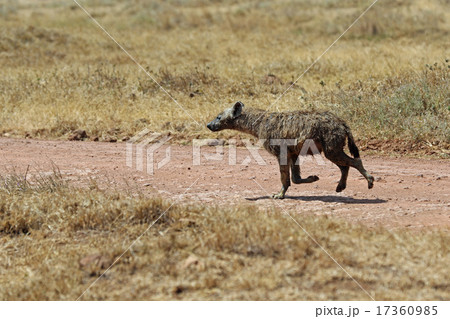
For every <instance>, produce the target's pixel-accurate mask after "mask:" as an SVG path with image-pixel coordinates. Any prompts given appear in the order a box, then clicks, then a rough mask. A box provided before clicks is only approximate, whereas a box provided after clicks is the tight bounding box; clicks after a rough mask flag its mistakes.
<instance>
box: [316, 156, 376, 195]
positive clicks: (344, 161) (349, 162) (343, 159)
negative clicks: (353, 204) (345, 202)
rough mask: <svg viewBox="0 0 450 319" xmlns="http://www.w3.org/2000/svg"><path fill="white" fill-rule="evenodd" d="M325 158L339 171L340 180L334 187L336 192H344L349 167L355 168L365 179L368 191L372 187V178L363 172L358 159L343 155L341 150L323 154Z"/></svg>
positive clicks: (363, 169)
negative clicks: (337, 167)
mask: <svg viewBox="0 0 450 319" xmlns="http://www.w3.org/2000/svg"><path fill="white" fill-rule="evenodd" d="M325 156H326V158H328V159H329V160H330V161H332V162H333V163H334V164H336V165H337V166H339V168H340V169H341V180H340V181H339V184H338V186H337V187H336V192H341V191H342V190H344V188H345V186H347V176H348V167H349V166H351V167H354V168H356V169H357V170H358V171H359V172H360V173H361V174H362V176H364V177H365V178H366V180H367V184H368V187H369V189H370V188H372V187H373V181H374V178H373V176H372V175H370V174H369V173H368V172H367V171H366V170H365V168H364V166H363V164H362V161H361V159H360V158H359V157H357V158H351V157H349V156H348V155H347V154H345V153H344V151H343V150H340V151H338V152H325ZM341 167H342V168H341ZM345 167H347V168H345Z"/></svg>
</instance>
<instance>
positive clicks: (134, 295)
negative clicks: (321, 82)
mask: <svg viewBox="0 0 450 319" xmlns="http://www.w3.org/2000/svg"><path fill="white" fill-rule="evenodd" d="M160 216H162V217H161V218H160V219H159V220H158V221H157V222H156V223H155V224H154V225H153V226H152V227H151V228H150V229H149V230H148V231H147V232H146V233H145V234H144V235H143V236H142V237H141V238H140V240H138V241H137V242H136V243H135V244H134V245H133V246H132V247H131V249H130V250H128V251H127V252H126V253H125V254H124V255H123V256H122V257H121V258H120V259H119V260H118V262H117V263H116V264H115V266H114V267H112V268H111V269H110V270H109V271H108V272H107V273H106V274H105V275H104V276H103V277H102V279H101V280H99V281H98V282H97V283H96V284H95V285H94V286H93V287H92V288H91V289H90V290H89V291H88V292H87V293H86V294H85V295H84V296H83V299H90V300H118V299H121V300H135V299H137V300H168V299H171V300H172V299H176V300H204V299H208V300H209V299H219V300H241V299H243V300H327V299H332V300H361V299H363V300H365V299H369V297H368V296H367V295H366V294H365V293H364V292H363V291H362V290H361V289H360V288H359V287H358V286H357V285H356V284H355V283H354V282H353V281H352V280H351V279H350V278H349V277H348V276H347V275H346V274H345V273H344V272H343V271H342V270H341V269H340V268H339V266H337V265H336V264H335V263H334V262H333V261H332V260H331V259H330V258H329V257H328V256H327V255H326V254H325V253H324V252H323V251H322V250H321V249H320V248H319V247H318V246H317V245H316V244H315V243H314V242H313V241H312V240H311V239H310V238H309V237H308V236H307V235H306V234H305V233H304V232H303V231H302V230H301V229H300V228H299V227H298V226H297V225H296V224H295V223H293V222H292V220H291V219H290V218H289V217H287V216H285V215H284V214H282V213H281V212H279V211H277V210H274V209H267V210H260V209H257V208H256V207H252V206H235V207H228V208H223V207H213V206H209V207H205V206H198V205H195V204H190V205H179V204H177V203H170V202H167V201H164V200H162V199H160V198H144V197H130V196H127V195H123V194H118V193H111V192H107V191H100V190H98V189H90V190H87V189H77V188H73V187H69V188H66V187H61V188H58V189H57V190H47V191H42V190H39V191H31V190H30V191H25V192H24V191H19V192H9V191H8V189H5V188H1V189H0V247H1V249H2V251H3V252H4V253H3V254H2V255H1V256H0V267H1V268H2V269H3V270H2V272H0V298H1V299H2V300H73V299H76V298H78V297H79V296H80V295H81V294H82V293H83V292H84V290H85V289H86V288H87V287H88V286H89V285H90V283H91V282H93V281H94V280H95V279H96V278H97V277H98V276H99V275H101V274H102V273H103V272H104V271H105V270H106V269H107V268H108V267H109V266H110V265H111V264H112V263H113V262H114V261H115V260H116V259H117V258H118V257H119V256H121V254H122V253H123V252H124V251H126V249H127V248H128V247H129V245H130V244H131V243H132V242H133V241H134V240H135V239H136V238H137V237H138V236H140V235H141V234H143V233H144V232H145V231H146V230H147V229H148V228H149V226H150V225H152V224H153V222H154V221H155V220H156V219H157V218H158V217H160ZM293 218H295V219H296V220H297V222H298V223H300V224H301V225H302V226H303V227H304V228H305V229H307V230H308V232H309V233H310V234H311V236H313V237H314V238H315V239H316V240H317V241H318V242H319V243H320V244H321V245H322V246H323V247H324V248H325V249H326V250H327V251H328V252H329V253H330V254H331V255H332V256H333V257H334V258H335V259H336V260H337V261H338V262H339V263H340V264H341V265H342V266H343V267H344V268H345V269H346V270H347V271H348V272H349V273H350V274H351V275H352V276H353V277H354V278H355V279H356V280H357V281H358V282H359V283H360V284H361V285H362V286H363V287H364V288H365V289H366V290H367V291H368V292H369V293H370V294H371V295H372V296H373V297H374V298H375V299H377V300H448V298H449V297H450V296H449V289H448V288H449V282H450V277H449V274H448V271H447V265H448V263H449V261H450V260H449V256H450V254H449V251H448V250H449V248H448V245H447V242H448V240H449V235H448V233H447V232H444V231H428V232H410V231H406V230H396V231H388V230H384V229H370V230H368V229H367V228H366V227H364V226H359V225H349V224H348V223H346V222H343V221H340V220H336V219H333V218H327V217H311V215H309V216H305V215H303V214H299V215H295V216H293Z"/></svg>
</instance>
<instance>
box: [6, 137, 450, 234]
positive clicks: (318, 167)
mask: <svg viewBox="0 0 450 319" xmlns="http://www.w3.org/2000/svg"><path fill="white" fill-rule="evenodd" d="M234 150H235V149H234V148H231V149H230V148H227V147H224V148H223V149H222V150H221V149H220V147H218V148H217V147H211V146H202V147H199V148H196V149H194V148H193V147H192V146H176V145H162V146H161V147H159V148H158V149H157V150H156V151H155V152H154V153H153V154H154V158H153V164H154V165H153V166H151V165H150V166H149V167H150V168H152V167H153V173H152V174H150V173H151V169H150V170H148V171H147V172H145V171H146V168H147V165H146V161H145V159H144V161H143V163H142V164H143V168H144V170H143V171H139V170H137V169H136V165H138V166H139V158H145V152H144V155H142V156H141V155H140V154H137V156H136V147H135V146H134V148H133V153H130V154H131V155H132V156H131V157H130V158H129V160H130V159H131V160H132V162H133V163H132V167H128V166H127V165H126V143H100V142H78V141H74V142H69V141H40V140H30V139H27V140H24V139H6V138H1V139H0V173H1V174H3V175H4V174H8V173H11V172H12V171H13V170H14V171H15V172H16V173H18V174H25V172H26V171H27V167H30V173H31V174H32V173H33V172H36V171H41V172H51V171H52V163H54V164H55V165H56V166H57V167H58V168H59V169H60V170H61V172H62V174H63V175H64V176H65V177H67V178H69V179H72V180H73V181H74V183H81V184H82V185H84V186H86V185H87V183H88V179H89V178H91V179H93V180H95V181H96V182H97V183H98V185H99V186H100V187H102V188H112V189H116V190H120V191H130V192H133V193H135V192H141V193H143V194H145V195H146V196H154V195H160V196H162V197H164V198H168V199H171V200H173V201H176V202H179V203H190V202H196V203H203V204H205V205H242V204H247V205H256V206H258V207H260V208H261V209H267V210H272V209H273V208H278V209H279V210H281V211H285V212H289V213H291V214H317V215H330V216H335V217H340V218H344V219H347V220H349V221H352V222H361V223H364V224H366V225H369V226H373V227H376V226H383V227H388V228H397V227H405V228H406V227H407V228H413V229H420V228H423V227H436V228H437V227H439V228H442V229H443V230H444V231H448V230H449V226H450V200H449V199H450V177H449V175H450V161H449V160H428V159H411V158H389V157H376V156H364V154H363V155H362V157H363V162H364V164H365V167H366V169H367V170H368V171H369V172H371V173H372V174H373V175H374V177H375V180H376V182H375V187H374V188H373V189H372V190H368V189H367V183H366V181H365V180H364V179H363V178H362V176H360V174H359V173H358V172H357V171H356V170H354V169H351V170H350V175H349V179H348V183H347V189H346V190H345V191H343V192H342V193H336V192H335V188H336V185H337V182H338V180H339V176H340V171H339V169H338V168H337V167H336V166H335V165H334V164H332V163H331V162H329V161H327V160H323V162H322V161H321V160H320V159H317V158H316V159H313V158H311V157H309V158H308V159H307V160H305V161H304V163H303V164H302V176H303V177H306V176H309V175H318V176H319V177H320V180H319V181H317V182H315V183H312V184H302V185H293V186H292V187H291V188H290V189H289V191H288V193H287V197H286V199H284V200H272V199H271V198H270V195H271V194H272V193H275V192H277V191H278V190H279V188H280V186H281V184H280V181H279V172H278V165H277V164H276V161H275V159H274V158H272V157H271V156H270V155H269V154H268V153H267V152H265V151H264V150H259V151H258V152H257V154H259V156H260V157H259V156H257V154H256V152H255V151H253V153H252V152H250V151H249V150H248V149H246V148H237V149H236V156H234ZM214 156H215V158H214ZM165 158H167V159H170V160H166V162H167V163H166V164H165V162H164V159H165ZM136 159H138V161H136ZM256 160H259V162H260V164H263V163H265V165H259V164H257V161H256ZM149 162H150V161H149ZM233 162H236V164H235V165H233ZM230 163H231V164H230ZM158 164H159V166H160V168H158ZM164 164H165V165H164ZM30 173H29V174H30Z"/></svg>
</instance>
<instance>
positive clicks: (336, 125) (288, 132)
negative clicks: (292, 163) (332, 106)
mask: <svg viewBox="0 0 450 319" xmlns="http://www.w3.org/2000/svg"><path fill="white" fill-rule="evenodd" d="M349 134H351V133H350V129H349V127H348V126H347V124H346V123H345V122H344V121H343V120H341V119H340V118H338V117H337V116H335V115H334V114H332V113H330V112H307V111H291V112H282V113H267V114H264V115H263V116H262V119H261V125H260V127H259V131H258V137H259V138H261V139H266V140H270V139H297V140H298V142H299V143H303V142H304V141H305V140H307V139H310V140H313V141H314V142H315V143H316V144H318V146H320V147H319V149H323V150H324V151H327V150H330V151H332V150H335V149H340V150H342V148H343V147H344V146H345V142H346V139H347V136H348V135H349Z"/></svg>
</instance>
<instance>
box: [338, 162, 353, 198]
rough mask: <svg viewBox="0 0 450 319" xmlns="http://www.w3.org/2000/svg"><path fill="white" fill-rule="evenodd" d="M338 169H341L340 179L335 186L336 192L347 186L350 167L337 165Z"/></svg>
mask: <svg viewBox="0 0 450 319" xmlns="http://www.w3.org/2000/svg"><path fill="white" fill-rule="evenodd" d="M339 169H340V170H341V179H340V180H339V184H338V186H337V187H336V192H338V193H339V192H342V191H343V190H344V189H345V188H346V187H347V177H348V171H349V169H350V167H349V166H341V165H339Z"/></svg>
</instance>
